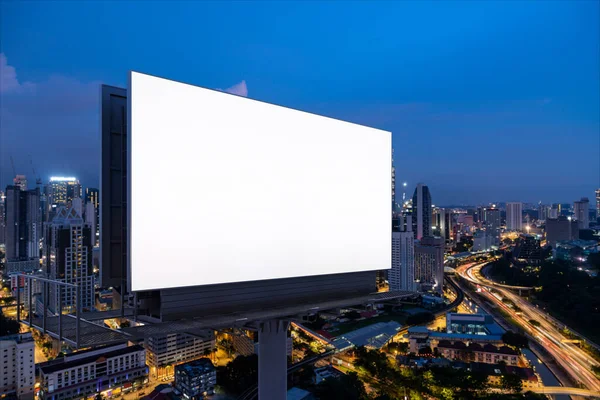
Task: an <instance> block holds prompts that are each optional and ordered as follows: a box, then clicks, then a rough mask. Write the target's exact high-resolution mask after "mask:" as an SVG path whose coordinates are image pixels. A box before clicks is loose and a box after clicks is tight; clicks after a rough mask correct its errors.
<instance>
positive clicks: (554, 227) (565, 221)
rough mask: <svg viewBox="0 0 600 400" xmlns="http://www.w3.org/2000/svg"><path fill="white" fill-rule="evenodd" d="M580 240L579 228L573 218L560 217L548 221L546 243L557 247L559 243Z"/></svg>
mask: <svg viewBox="0 0 600 400" xmlns="http://www.w3.org/2000/svg"><path fill="white" fill-rule="evenodd" d="M578 238H579V226H578V223H577V221H574V220H572V219H571V217H565V216H562V215H560V216H559V217H558V218H548V219H547V220H546V242H547V243H548V244H549V245H550V246H552V247H555V246H556V243H557V242H560V241H565V240H574V239H578Z"/></svg>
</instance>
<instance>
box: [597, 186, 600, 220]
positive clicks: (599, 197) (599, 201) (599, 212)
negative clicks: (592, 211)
mask: <svg viewBox="0 0 600 400" xmlns="http://www.w3.org/2000/svg"><path fill="white" fill-rule="evenodd" d="M598 218H600V189H596V219H598Z"/></svg>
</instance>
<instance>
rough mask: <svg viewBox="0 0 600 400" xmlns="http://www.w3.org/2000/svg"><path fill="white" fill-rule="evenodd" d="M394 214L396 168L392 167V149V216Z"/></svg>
mask: <svg viewBox="0 0 600 400" xmlns="http://www.w3.org/2000/svg"><path fill="white" fill-rule="evenodd" d="M395 212H396V167H394V149H392V214H393V213H395Z"/></svg>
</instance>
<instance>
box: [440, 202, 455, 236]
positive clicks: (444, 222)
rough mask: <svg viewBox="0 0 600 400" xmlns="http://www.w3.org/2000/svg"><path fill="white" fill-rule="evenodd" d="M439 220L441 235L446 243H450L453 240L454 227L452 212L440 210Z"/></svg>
mask: <svg viewBox="0 0 600 400" xmlns="http://www.w3.org/2000/svg"><path fill="white" fill-rule="evenodd" d="M439 219H440V221H439V227H440V235H441V236H442V237H443V238H444V240H445V241H446V242H449V241H450V240H452V232H453V231H452V229H453V225H454V224H453V222H454V221H453V216H452V210H450V209H448V208H440V209H439Z"/></svg>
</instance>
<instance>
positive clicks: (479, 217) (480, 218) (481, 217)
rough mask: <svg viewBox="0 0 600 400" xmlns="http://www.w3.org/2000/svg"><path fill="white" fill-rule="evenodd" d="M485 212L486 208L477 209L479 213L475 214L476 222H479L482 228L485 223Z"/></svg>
mask: <svg viewBox="0 0 600 400" xmlns="http://www.w3.org/2000/svg"><path fill="white" fill-rule="evenodd" d="M483 210H485V207H477V212H476V213H475V219H477V221H475V222H479V225H480V226H481V225H483V222H484V221H485V216H484V212H483Z"/></svg>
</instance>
